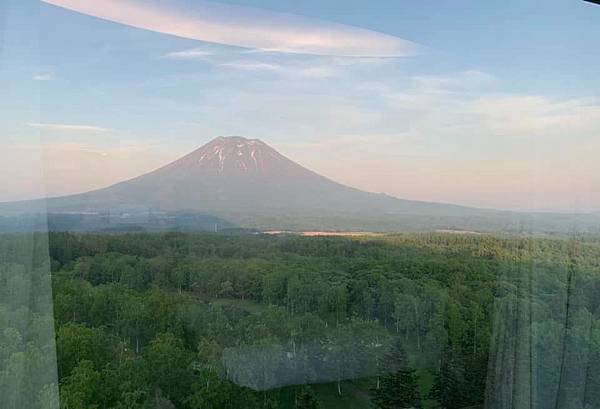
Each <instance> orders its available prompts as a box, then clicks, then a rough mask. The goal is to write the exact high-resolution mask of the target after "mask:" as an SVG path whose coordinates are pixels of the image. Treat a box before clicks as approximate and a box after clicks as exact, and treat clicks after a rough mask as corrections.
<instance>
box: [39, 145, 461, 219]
mask: <svg viewBox="0 0 600 409" xmlns="http://www.w3.org/2000/svg"><path fill="white" fill-rule="evenodd" d="M127 208H133V209H135V208H140V209H145V210H149V211H181V210H189V211H204V212H209V213H230V212H233V213H240V214H244V213H246V214H261V213H265V212H276V213H282V214H286V213H290V212H292V213H302V214H306V213H314V212H319V211H321V212H324V213H329V212H336V213H339V212H350V213H365V212H377V211H378V212H411V213H414V212H416V213H422V212H426V213H427V212H428V211H432V210H436V209H439V210H442V209H443V210H444V211H445V212H446V213H457V212H458V213H460V212H463V211H465V210H467V209H466V208H462V207H459V206H450V205H440V204H430V203H424V202H413V201H405V200H400V199H395V198H392V197H389V196H386V195H378V194H373V193H368V192H364V191H361V190H358V189H354V188H351V187H347V186H344V185H341V184H339V183H336V182H334V181H332V180H330V179H327V178H325V177H323V176H320V175H318V174H316V173H314V172H312V171H310V170H308V169H306V168H304V167H302V166H300V165H299V164H297V163H295V162H293V161H291V160H289V159H288V158H286V157H285V156H283V155H281V154H280V153H279V152H277V151H276V150H275V149H273V148H271V147H270V146H268V145H266V144H265V143H264V142H262V141H260V140H256V139H253V140H249V139H245V138H241V137H220V138H217V139H214V140H213V141H211V142H209V143H208V144H206V145H204V146H202V147H201V148H199V149H197V150H195V151H194V152H192V153H190V154H188V155H186V156H184V157H182V158H180V159H178V160H176V161H175V162H172V163H170V164H168V165H166V166H164V167H162V168H159V169H157V170H155V171H153V172H150V173H147V174H145V175H142V176H139V177H137V178H134V179H131V180H128V181H125V182H121V183H118V184H116V185H113V186H111V187H108V188H105V189H100V190H97V191H93V192H89V193H84V194H79V195H73V196H66V197H60V198H53V199H49V200H48V210H49V211H51V212H58V211H96V212H97V211H106V210H109V209H110V210H112V211H119V209H121V210H124V209H127Z"/></svg>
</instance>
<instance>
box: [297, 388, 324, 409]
mask: <svg viewBox="0 0 600 409" xmlns="http://www.w3.org/2000/svg"><path fill="white" fill-rule="evenodd" d="M320 407H321V405H320V404H319V400H318V399H317V395H316V394H315V392H314V391H313V389H312V388H311V387H310V386H308V385H307V386H304V387H302V388H301V389H300V391H299V392H298V395H296V409H319V408H320Z"/></svg>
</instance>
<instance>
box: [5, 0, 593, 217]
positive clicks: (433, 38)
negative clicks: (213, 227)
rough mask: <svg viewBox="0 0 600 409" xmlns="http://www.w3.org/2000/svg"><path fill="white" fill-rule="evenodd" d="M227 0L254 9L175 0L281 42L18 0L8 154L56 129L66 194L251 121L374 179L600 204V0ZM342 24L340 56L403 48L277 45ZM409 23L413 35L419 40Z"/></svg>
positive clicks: (490, 199) (501, 203) (404, 186)
mask: <svg viewBox="0 0 600 409" xmlns="http://www.w3.org/2000/svg"><path fill="white" fill-rule="evenodd" d="M57 1H59V2H60V1H61V0H57ZM68 1H70V2H71V3H77V1H76V0H68ZM163 3H164V4H166V3H169V2H164V1H163ZM221 3H222V4H224V3H227V4H230V5H239V6H247V7H248V8H243V9H235V10H236V13H235V15H236V17H235V18H233V19H232V18H229V17H226V16H221V15H220V14H219V13H221V12H220V11H219V10H220V9H219V7H220V6H217V8H216V9H215V10H216V11H214V10H212V9H211V10H212V11H211V10H209V9H210V7H212V6H210V4H208V3H203V2H201V1H193V0H177V1H174V2H171V3H170V4H171V5H172V6H173V5H174V6H173V7H177V8H178V10H179V11H183V12H184V14H185V13H186V9H187V8H190V9H194V10H197V11H199V12H202V11H203V10H209V11H210V13H209V15H210V19H211V21H213V20H214V22H216V24H217V26H218V25H219V24H221V25H223V24H226V26H225V28H226V31H227V33H234V34H231V35H227V36H226V37H227V38H225V40H223V42H230V43H235V44H240V38H241V41H242V43H243V44H246V42H245V40H246V39H248V40H252V41H254V39H252V38H251V36H250V35H249V34H248V33H247V32H245V31H244V28H245V27H246V26H247V25H248V24H254V23H256V24H257V25H258V26H260V27H265V30H267V34H268V35H269V36H270V37H269V43H268V44H266V43H265V45H264V46H262V44H263V43H261V41H263V42H264V40H256V41H254V42H253V43H252V46H254V48H256V44H258V46H262V47H263V48H270V49H274V48H276V49H277V50H275V51H269V52H265V51H262V52H257V51H256V50H255V49H253V48H240V47H235V46H231V45H223V44H221V45H217V44H213V43H206V42H202V41H197V40H192V39H184V38H178V37H174V36H170V35H166V34H161V33H156V32H151V31H147V30H143V29H138V28H132V27H128V26H124V25H121V24H118V23H113V22H108V21H106V20H101V19H98V18H96V17H91V16H85V15H82V14H78V13H75V12H72V11H69V10H65V9H62V8H59V7H56V6H52V5H47V4H38V3H37V2H34V1H30V0H26V1H18V0H9V1H8V3H7V5H8V13H7V15H6V16H5V22H6V25H5V30H4V46H3V49H2V53H1V54H0V56H1V57H2V61H1V62H0V70H1V71H0V84H2V89H4V90H6V92H5V93H4V96H3V97H1V98H0V109H1V110H2V111H3V112H5V113H6V114H5V115H3V116H2V117H0V138H3V139H4V140H6V141H7V145H9V146H10V149H6V150H5V152H4V156H5V160H4V161H3V162H4V163H5V166H8V165H6V164H9V163H10V165H11V166H15V162H17V163H22V164H23V167H25V166H26V165H27V164H28V162H27V161H26V160H22V161H21V160H17V159H15V158H21V157H24V156H26V155H28V154H29V153H30V152H31V149H32V145H38V146H39V141H40V140H41V141H42V146H43V147H44V150H43V155H44V156H43V157H44V158H45V164H46V167H45V174H46V180H45V183H46V190H47V192H48V193H49V194H62V193H70V192H75V191H80V190H87V189H90V188H93V187H99V186H102V185H106V184H109V183H112V182H115V181H118V180H121V179H124V178H127V177H132V176H135V175H137V174H139V173H141V172H144V171H147V170H151V169H152V168H154V167H155V166H158V165H160V164H162V163H164V162H166V161H169V160H171V159H174V158H176V157H177V156H179V155H181V154H184V153H186V152H188V151H190V150H192V149H195V148H196V147H199V146H200V145H202V144H204V143H205V142H208V141H209V140H210V139H212V138H214V137H216V136H219V135H242V136H248V137H252V138H261V139H263V140H264V141H265V142H267V143H270V144H272V145H273V146H274V147H276V148H277V149H279V150H281V151H282V153H284V154H286V155H288V156H290V157H291V158H293V159H295V160H297V161H299V162H300V163H302V164H304V165H306V166H308V167H310V168H312V169H314V170H316V171H318V172H320V173H323V174H325V175H327V176H329V177H332V178H334V179H336V180H338V181H341V182H344V183H347V184H351V185H353V186H357V187H360V188H363V189H366V190H371V191H377V192H379V191H383V192H386V193H389V194H393V195H395V196H400V197H406V198H414V199H423V200H435V201H446V202H454V203H464V204H470V205H476V206H484V207H496V208H510V209H541V210H550V209H551V210H563V211H578V210H600V188H599V186H600V178H599V176H598V175H599V174H600V166H599V165H598V164H597V163H596V162H597V160H596V159H595V157H596V154H597V153H598V152H600V149H598V148H600V135H599V132H598V130H599V128H600V125H598V124H600V101H599V99H598V97H597V95H598V90H599V89H600V77H599V76H598V75H597V67H599V66H600V50H599V47H598V45H597V39H598V38H600V7H598V6H595V5H592V4H589V3H586V2H583V1H558V0H550V1H526V0H518V1H517V0H508V1H506V0H505V1H475V0H473V1H466V0H453V1H440V0H418V1H417V0H415V1H399V0H389V1H388V0H380V1H372V0H371V1H366V0H348V1H343V2H342V1H339V0H304V1H292V0H237V1H226V2H225V1H223V2H221ZM207 4H208V6H207ZM203 7H204V9H203ZM206 7H208V9H206ZM257 9H258V10H257ZM225 10H227V9H225ZM264 10H267V11H274V12H280V13H285V14H268V13H267V14H264V13H263V11H264ZM301 17H306V18H307V19H304V18H301ZM228 18H229V20H228ZM317 19H318V20H317ZM256 20H258V21H256ZM332 23H340V24H344V25H346V26H350V27H344V29H343V30H342V31H340V32H339V35H338V34H336V37H335V38H334V40H335V41H334V42H335V44H334V46H335V47H340V48H336V53H337V55H340V53H341V55H343V54H344V52H346V51H347V52H348V53H349V54H352V53H355V51H356V49H355V47H354V45H355V44H356V43H357V42H360V41H362V40H363V39H365V38H366V39H367V40H368V41H366V42H365V44H363V45H362V46H361V47H362V48H361V49H360V50H359V51H360V53H361V55H363V54H364V53H371V54H373V55H379V54H381V55H384V54H386V53H388V52H389V49H390V47H392V48H393V49H394V52H396V51H397V50H400V51H398V52H397V54H398V56H397V57H395V58H356V57H335V56H328V55H314V54H327V52H328V51H327V50H329V49H330V48H331V47H330V45H327V47H329V48H325V49H324V48H323V44H321V43H319V44H318V45H315V46H314V47H313V48H314V49H308V51H307V50H306V49H305V50H304V51H307V52H305V53H290V52H281V50H284V51H289V50H288V49H289V48H290V47H292V48H293V47H294V44H295V43H294V35H295V34H294V35H290V34H289V32H288V31H286V30H288V29H289V30H292V32H293V33H299V34H298V35H299V36H300V35H302V33H304V32H311V30H312V31H317V30H329V29H330V28H331V29H332V30H334V29H337V26H335V25H333V24H332ZM227 24H228V25H227ZM360 29H368V30H372V31H376V32H379V33H385V34H387V35H388V36H393V37H395V38H396V39H397V41H398V43H397V44H396V43H394V42H392V44H391V45H390V44H388V40H389V38H390V37H387V36H386V37H383V36H382V37H381V38H379V37H376V34H373V35H375V37H365V36H367V35H371V34H370V33H366V32H364V31H363V30H360ZM268 30H271V32H269V31H268ZM294 30H296V31H294ZM216 31H217V32H218V27H217V29H216ZM238 31H239V32H238ZM319 32H324V31H319ZM236 33H237V34H236ZM219 35H221V34H219ZM240 36H241V37H240ZM211 38H212V37H211ZM38 39H39V40H38ZM345 39H347V41H345ZM404 40H406V41H410V42H412V43H414V47H412V46H411V48H410V50H407V51H406V52H404V48H403V47H404V44H408V43H404V42H402V41H404ZM278 41H279V42H280V44H279V43H278ZM317 43H318V41H317ZM317 46H318V47H319V48H318V49H317V48H315V47H317ZM332 47H333V46H332ZM309 48H310V47H309ZM323 50H325V52H323ZM292 51H293V50H292ZM313 51H315V52H313ZM338 51H340V52H338ZM386 56H387V55H386ZM38 95H39V103H38V101H37V98H38ZM9 159H10V160H9ZM0 166H1V165H0ZM27 166H29V165H27ZM0 170H1V169H0ZM23 172H26V170H25V169H23ZM4 173H5V174H6V172H4ZM24 178H26V177H25V176H24ZM0 181H1V180H0ZM5 186H6V184H5ZM8 190H9V191H5V192H2V193H1V194H0V200H2V199H5V200H7V199H13V198H21V197H30V196H35V195H36V194H37V193H38V192H37V191H36V190H35V189H34V188H31V187H29V188H27V187H19V186H18V185H16V184H15V183H13V185H12V186H10V188H9V189H8Z"/></svg>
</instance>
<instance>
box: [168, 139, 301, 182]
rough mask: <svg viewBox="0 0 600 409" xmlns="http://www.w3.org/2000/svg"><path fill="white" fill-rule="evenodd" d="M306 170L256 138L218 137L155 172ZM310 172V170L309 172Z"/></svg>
mask: <svg viewBox="0 0 600 409" xmlns="http://www.w3.org/2000/svg"><path fill="white" fill-rule="evenodd" d="M303 171H304V172H309V171H308V170H307V169H304V168H302V167H301V166H300V165H298V164H296V163H294V162H292V161H291V160H289V159H288V158H286V157H285V156H283V155H282V154H280V153H279V152H277V151H276V150H275V149H273V148H271V147H270V146H269V145H267V144H266V143H264V142H263V141H261V140H260V139H247V138H243V137H241V136H228V137H224V136H220V137H218V138H215V139H213V140H212V141H210V142H209V143H207V144H206V145H204V146H202V147H200V148H198V149H196V150H195V151H193V152H192V153H190V154H188V155H186V156H184V157H183V158H181V159H179V160H176V161H175V162H173V163H171V164H169V165H167V166H165V167H163V168H161V169H159V170H158V171H157V173H160V174H168V173H177V174H179V175H180V176H184V175H190V174H195V175H198V176H202V177H214V176H221V177H225V178H226V177H264V178H268V177H281V176H292V175H298V174H299V173H302V172H303ZM311 173H312V172H311Z"/></svg>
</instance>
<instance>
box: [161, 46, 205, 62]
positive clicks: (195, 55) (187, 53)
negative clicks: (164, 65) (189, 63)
mask: <svg viewBox="0 0 600 409" xmlns="http://www.w3.org/2000/svg"><path fill="white" fill-rule="evenodd" d="M211 55H214V53H213V52H211V51H206V50H201V49H196V48H194V49H191V50H183V51H174V52H171V53H167V54H165V55H164V56H163V58H169V59H172V60H202V59H204V58H206V57H209V56H211Z"/></svg>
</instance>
